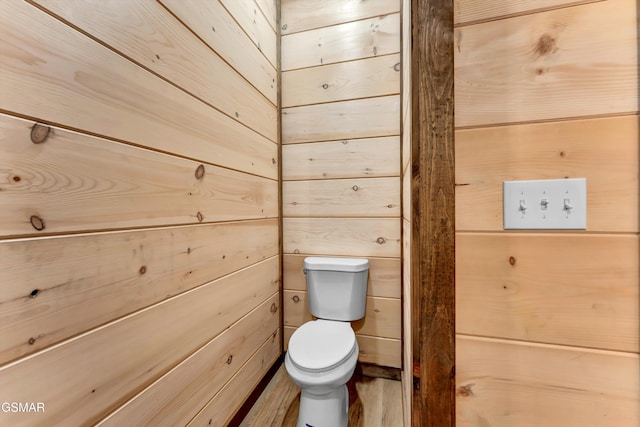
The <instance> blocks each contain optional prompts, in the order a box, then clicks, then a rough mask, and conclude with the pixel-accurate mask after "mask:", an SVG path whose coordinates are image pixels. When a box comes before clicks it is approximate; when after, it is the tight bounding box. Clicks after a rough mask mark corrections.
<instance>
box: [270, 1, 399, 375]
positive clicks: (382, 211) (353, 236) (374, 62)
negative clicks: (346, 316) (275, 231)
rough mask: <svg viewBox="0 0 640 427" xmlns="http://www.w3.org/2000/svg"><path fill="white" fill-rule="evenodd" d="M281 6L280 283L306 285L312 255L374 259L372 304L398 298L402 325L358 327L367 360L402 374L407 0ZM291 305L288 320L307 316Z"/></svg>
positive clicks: (288, 286) (298, 288) (285, 3)
mask: <svg viewBox="0 0 640 427" xmlns="http://www.w3.org/2000/svg"><path fill="white" fill-rule="evenodd" d="M281 7H282V9H281V14H282V20H281V23H282V25H281V31H282V34H284V35H283V37H282V39H281V49H282V69H283V70H284V72H283V73H282V96H283V100H282V104H283V106H284V108H283V109H282V143H283V144H284V145H283V147H282V178H283V185H282V205H283V210H282V213H283V216H284V218H283V250H284V252H285V255H284V263H285V265H284V266H283V269H284V276H285V277H284V278H283V281H284V282H283V283H284V284H283V286H284V288H285V289H288V290H289V291H288V292H298V291H305V290H306V283H305V277H304V275H303V274H302V262H303V259H304V257H305V256H306V255H303V254H308V255H320V256H346V257H366V258H368V259H370V261H371V268H370V283H369V285H370V286H369V288H368V294H369V299H371V298H374V299H378V300H380V299H382V300H384V301H395V302H396V303H397V309H394V310H393V311H392V312H391V313H389V315H390V316H391V317H394V318H393V319H390V320H389V322H392V323H393V324H394V325H395V326H394V327H395V328H396V330H395V332H394V333H395V335H393V338H388V336H389V334H388V333H387V332H384V331H382V330H376V329H375V328H371V327H369V329H370V330H368V331H367V329H366V328H365V330H364V332H363V331H360V330H359V326H358V325H356V324H354V326H356V329H357V332H358V334H360V333H362V334H364V335H362V337H366V338H363V340H364V342H365V343H366V344H364V345H365V346H368V347H367V348H366V349H362V352H361V355H360V360H361V361H368V362H369V363H375V364H381V365H384V366H395V367H400V366H401V361H400V359H401V354H400V353H401V350H400V339H399V338H400V336H399V334H400V326H399V325H400V322H401V315H402V314H401V310H400V306H399V304H400V302H399V301H400V300H399V299H398V298H399V296H400V238H401V236H400V234H401V233H400V228H401V227H400V179H399V176H400V167H401V165H400V138H399V135H400V120H399V117H400V111H399V110H400V68H401V67H400V55H399V52H400V16H399V13H398V11H399V3H398V2H395V1H392V2H388V1H386V2H353V1H351V0H347V1H340V2H337V1H334V0H328V1H326V2H309V1H307V0H284V1H283V2H282V5H281ZM303 293H304V292H303ZM385 297H393V298H395V299H393V300H388V299H386V298H385ZM302 301H304V300H302ZM292 304H293V303H292ZM370 305H371V304H370ZM298 308H299V307H298ZM291 310H297V308H296V307H291V306H288V305H287V304H285V306H284V307H283V311H284V315H283V316H284V321H285V325H291V324H292V323H288V322H289V321H290V319H291V316H293V317H294V318H295V317H296V316H297V317H298V318H299V319H298V320H297V321H296V323H295V324H296V325H299V324H301V323H302V322H304V321H305V320H307V319H310V315H309V314H308V312H307V315H306V317H305V315H304V313H303V312H301V311H300V312H298V313H297V314H296V312H295V311H294V312H292V313H289V311H291ZM385 311H386V310H385ZM375 316H377V318H380V316H382V315H381V314H379V313H376V312H372V313H369V314H367V315H366V316H365V319H364V320H363V321H362V322H361V323H366V322H367V321H368V322H369V324H371V322H375V318H376V317H375ZM367 319H368V320H367ZM285 332H286V331H285ZM385 334H386V335H385ZM360 336H361V335H359V337H360ZM285 338H286V340H288V337H285Z"/></svg>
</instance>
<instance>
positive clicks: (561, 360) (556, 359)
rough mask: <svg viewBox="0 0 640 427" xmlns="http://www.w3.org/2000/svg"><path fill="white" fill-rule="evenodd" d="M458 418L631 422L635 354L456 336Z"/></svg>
mask: <svg viewBox="0 0 640 427" xmlns="http://www.w3.org/2000/svg"><path fill="white" fill-rule="evenodd" d="M457 345H458V351H457V355H458V356H457V363H456V366H457V369H456V376H457V381H458V387H457V396H458V399H457V402H458V404H457V411H456V412H457V425H459V426H461V427H467V426H468V427H476V426H480V425H483V426H484V425H486V426H489V425H490V426H495V427H503V426H504V427H511V426H522V427H538V426H585V427H609V426H633V425H638V423H640V359H639V356H638V355H637V354H629V353H615V352H606V351H596V350H583V349H577V348H571V347H559V346H550V345H531V344H528V343H520V342H509V341H499V340H489V339H482V338H473V337H466V336H462V337H458V340H457Z"/></svg>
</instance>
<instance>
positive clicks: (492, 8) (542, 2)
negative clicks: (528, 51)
mask: <svg viewBox="0 0 640 427" xmlns="http://www.w3.org/2000/svg"><path fill="white" fill-rule="evenodd" d="M596 1H603V0H518V1H512V0H465V1H458V2H454V12H453V13H454V23H455V24H456V25H464V24H468V23H470V22H474V21H483V20H489V19H499V18H504V17H509V16H513V15H521V14H525V13H535V12H541V11H544V10H547V9H558V8H561V7H569V6H575V5H579V4H584V3H593V2H596Z"/></svg>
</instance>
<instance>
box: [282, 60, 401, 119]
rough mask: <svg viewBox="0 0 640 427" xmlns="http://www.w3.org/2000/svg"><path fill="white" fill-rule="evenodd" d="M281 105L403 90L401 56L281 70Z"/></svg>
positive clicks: (379, 94)
mask: <svg viewBox="0 0 640 427" xmlns="http://www.w3.org/2000/svg"><path fill="white" fill-rule="evenodd" d="M282 87H283V88H284V90H283V92H282V106H283V107H291V106H296V105H306V104H317V103H321V102H334V101H344V100H348V99H355V98H364V97H372V96H383V95H392V94H396V93H398V92H399V91H400V55H399V54H393V55H386V56H380V57H375V58H368V59H362V60H359V61H349V62H341V63H338V64H331V65H324V66H322V67H313V68H304V69H301V70H294V71H287V72H284V73H282Z"/></svg>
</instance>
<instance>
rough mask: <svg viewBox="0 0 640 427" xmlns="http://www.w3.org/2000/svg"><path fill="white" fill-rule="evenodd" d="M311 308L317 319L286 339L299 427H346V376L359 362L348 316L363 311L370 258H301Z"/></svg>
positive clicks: (355, 317) (358, 315) (351, 318)
mask: <svg viewBox="0 0 640 427" xmlns="http://www.w3.org/2000/svg"><path fill="white" fill-rule="evenodd" d="M304 273H305V275H306V276H307V289H308V292H309V293H308V301H309V310H310V312H311V314H312V315H314V316H315V317H316V318H317V320H312V321H309V322H307V323H305V324H304V325H302V326H300V327H299V328H298V329H297V330H296V331H295V332H294V333H293V335H291V338H290V339H289V345H288V349H287V354H286V356H285V368H286V370H287V372H288V373H289V376H290V377H291V379H292V381H293V382H294V383H295V384H297V385H298V386H299V387H300V389H301V392H300V410H299V412H298V422H297V424H296V426H297V427H347V422H348V418H349V417H348V415H349V392H348V390H347V386H346V383H347V381H349V379H350V378H351V376H352V375H353V372H354V371H355V368H356V362H357V361H358V354H359V348H358V342H357V341H356V336H355V333H354V332H353V329H352V328H351V323H350V322H351V321H354V320H358V319H361V318H362V317H363V316H364V314H365V306H366V293H367V281H368V273H369V261H368V260H366V259H357V258H326V257H309V258H305V260H304Z"/></svg>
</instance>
